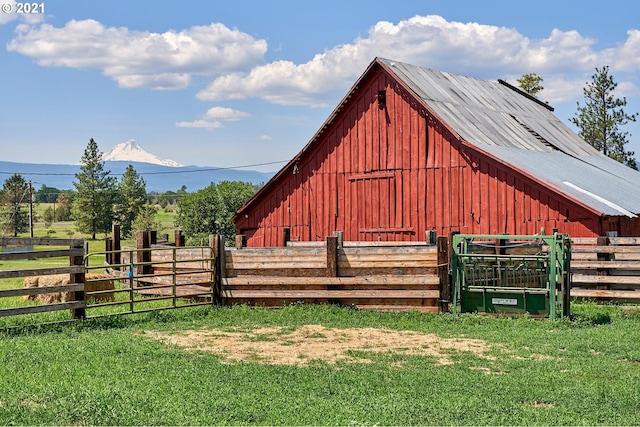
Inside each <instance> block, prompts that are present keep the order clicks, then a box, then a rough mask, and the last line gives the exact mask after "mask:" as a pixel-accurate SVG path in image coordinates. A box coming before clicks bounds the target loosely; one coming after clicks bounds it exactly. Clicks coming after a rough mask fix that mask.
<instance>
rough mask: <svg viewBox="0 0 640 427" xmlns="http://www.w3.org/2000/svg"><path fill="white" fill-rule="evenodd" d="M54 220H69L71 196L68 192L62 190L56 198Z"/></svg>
mask: <svg viewBox="0 0 640 427" xmlns="http://www.w3.org/2000/svg"><path fill="white" fill-rule="evenodd" d="M54 213H55V218H54V220H55V221H59V222H63V221H71V197H70V192H67V191H63V192H62V193H60V194H59V195H58V199H57V200H56V209H55V212H54Z"/></svg>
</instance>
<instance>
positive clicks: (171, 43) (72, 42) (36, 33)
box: [7, 19, 267, 89]
mask: <svg viewBox="0 0 640 427" xmlns="http://www.w3.org/2000/svg"><path fill="white" fill-rule="evenodd" d="M16 31H17V36H16V37H15V38H14V39H13V40H11V41H10V42H9V43H8V44H7V49H8V50H10V51H15V52H18V53H21V54H23V55H26V56H29V57H31V58H33V59H34V60H35V61H36V63H37V64H39V65H41V66H48V67H69V68H76V69H99V70H102V72H103V73H104V74H105V75H106V76H109V77H110V78H112V79H114V80H115V81H117V82H118V85H119V86H120V87H123V88H133V87H149V88H153V89H180V88H184V87H186V86H187V85H188V84H189V82H190V79H191V75H193V74H198V75H207V76H212V75H219V74H223V73H228V72H233V71H236V70H241V69H245V68H247V67H252V66H255V65H257V64H259V63H261V62H262V61H263V55H264V53H265V52H266V50H267V43H266V42H265V41H264V40H256V39H254V38H253V37H251V36H250V35H248V34H246V33H243V32H241V31H238V30H237V29H229V28H227V27H226V26H224V25H223V24H211V25H208V26H195V27H191V28H189V29H187V30H182V31H179V32H176V31H167V32H165V33H152V32H148V31H133V30H129V29H128V28H124V27H119V28H116V27H105V26H104V25H102V24H101V23H100V22H98V21H95V20H91V19H88V20H82V21H76V20H72V21H69V22H68V23H67V24H66V25H65V26H64V27H62V28H56V27H53V26H52V25H49V24H42V25H39V26H27V25H21V26H19V27H18V28H17V29H16Z"/></svg>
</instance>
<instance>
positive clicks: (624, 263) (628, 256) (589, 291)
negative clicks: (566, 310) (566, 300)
mask: <svg viewBox="0 0 640 427" xmlns="http://www.w3.org/2000/svg"><path fill="white" fill-rule="evenodd" d="M571 271H572V280H573V284H572V289H571V296H572V297H573V298H579V299H595V300H597V301H599V302H607V301H611V302H630V303H635V304H638V303H640V237H598V238H574V239H572V245H571Z"/></svg>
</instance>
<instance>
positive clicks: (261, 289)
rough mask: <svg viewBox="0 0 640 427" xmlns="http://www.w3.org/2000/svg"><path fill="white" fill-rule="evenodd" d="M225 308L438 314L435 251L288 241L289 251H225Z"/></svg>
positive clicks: (400, 246)
mask: <svg viewBox="0 0 640 427" xmlns="http://www.w3.org/2000/svg"><path fill="white" fill-rule="evenodd" d="M224 255H225V256H224V258H223V259H222V260H221V261H222V265H221V268H220V271H221V277H220V280H221V294H220V297H221V300H222V303H223V304H238V303H247V304H252V305H259V306H279V305H282V304H286V303H293V302H298V301H300V302H308V303H335V304H340V305H348V306H355V307H360V308H368V309H376V310H407V309H413V310H419V311H424V312H437V311H438V310H439V307H440V304H439V303H440V299H441V298H440V278H439V269H438V251H437V247H436V246H433V245H428V244H426V243H416V242H413V243H410V244H402V243H398V242H393V243H383V242H367V243H358V242H344V243H342V244H340V243H339V239H338V237H327V239H326V241H325V242H320V243H319V244H314V243H311V242H306V243H296V242H289V243H288V246H287V247H276V248H234V249H231V248H226V249H225V250H224Z"/></svg>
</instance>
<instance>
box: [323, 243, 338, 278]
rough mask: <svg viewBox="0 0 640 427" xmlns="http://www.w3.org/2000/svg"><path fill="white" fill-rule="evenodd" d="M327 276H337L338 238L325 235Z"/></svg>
mask: <svg viewBox="0 0 640 427" xmlns="http://www.w3.org/2000/svg"><path fill="white" fill-rule="evenodd" d="M326 274H327V277H338V238H337V237H336V236H329V237H327V273H326Z"/></svg>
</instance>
